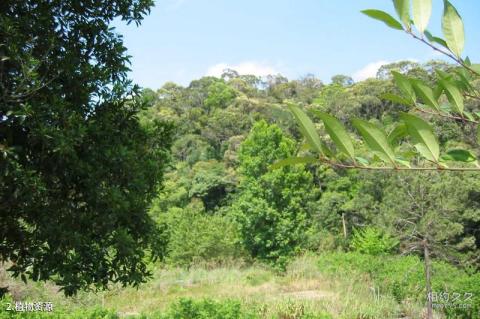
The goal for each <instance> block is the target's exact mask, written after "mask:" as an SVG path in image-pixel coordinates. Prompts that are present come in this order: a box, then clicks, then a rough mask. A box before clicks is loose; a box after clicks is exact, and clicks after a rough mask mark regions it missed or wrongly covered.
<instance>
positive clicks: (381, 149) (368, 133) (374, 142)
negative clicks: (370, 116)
mask: <svg viewBox="0 0 480 319" xmlns="http://www.w3.org/2000/svg"><path fill="white" fill-rule="evenodd" d="M352 124H353V126H354V127H355V128H356V129H357V130H358V131H359V132H360V134H361V135H362V137H363V139H364V140H365V142H366V143H367V146H368V148H369V149H370V150H371V151H372V152H373V153H375V154H376V155H377V156H378V157H379V158H380V159H382V160H383V161H384V162H387V163H388V162H390V163H392V164H395V154H394V152H393V150H392V149H391V147H390V145H389V143H388V140H387V134H386V133H385V131H384V130H382V129H380V128H378V127H377V126H375V124H373V123H370V122H367V121H364V120H361V119H354V120H352Z"/></svg>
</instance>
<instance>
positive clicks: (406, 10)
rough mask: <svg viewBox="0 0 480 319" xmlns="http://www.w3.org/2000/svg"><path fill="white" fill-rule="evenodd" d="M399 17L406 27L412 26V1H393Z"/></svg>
mask: <svg viewBox="0 0 480 319" xmlns="http://www.w3.org/2000/svg"><path fill="white" fill-rule="evenodd" d="M393 5H394V6H395V10H396V11H397V14H398V17H399V18H400V20H401V21H402V22H403V24H404V25H406V26H409V25H410V0H393Z"/></svg>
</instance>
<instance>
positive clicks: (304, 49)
mask: <svg viewBox="0 0 480 319" xmlns="http://www.w3.org/2000/svg"><path fill="white" fill-rule="evenodd" d="M442 2H443V1H441V0H433V6H434V10H433V15H432V19H431V20H430V25H429V28H428V29H429V30H431V31H432V33H433V34H434V35H441V29H440V18H441V13H442V9H443V4H442ZM451 2H452V3H453V5H454V6H456V7H457V9H458V11H459V13H460V14H461V15H462V17H463V20H464V22H465V32H466V38H467V41H466V47H465V54H466V55H468V56H470V58H471V60H472V61H474V62H480V1H477V0H451ZM370 8H374V9H381V10H385V11H387V12H390V13H392V14H394V10H393V5H392V3H391V1H389V0H361V1H360V0H342V1H334V0H241V1H240V0H157V1H156V5H155V7H154V8H153V9H152V12H151V14H150V15H149V16H147V17H146V18H145V20H144V22H143V23H142V25H141V26H139V27H135V26H134V25H133V24H132V25H130V26H126V25H124V24H121V23H115V26H116V27H117V31H118V32H120V33H121V34H123V35H124V41H125V45H126V46H127V48H128V52H129V54H130V55H131V56H132V60H131V61H132V66H131V69H132V72H131V74H130V76H131V78H132V79H133V80H134V81H135V82H136V83H138V84H140V85H141V86H143V87H149V88H152V89H157V88H160V87H161V86H162V85H163V84H164V83H165V82H167V81H173V82H176V83H179V84H182V85H188V83H189V82H190V81H191V80H193V79H197V78H200V77H202V76H205V75H217V74H219V73H221V70H222V69H223V68H225V67H231V68H234V69H237V70H238V71H240V72H241V73H254V74H257V75H266V74H268V73H281V74H283V75H285V76H287V77H288V78H290V79H295V78H299V77H301V76H303V75H306V74H308V73H312V74H314V75H315V76H317V77H319V78H320V79H322V80H323V81H326V82H328V81H329V79H330V78H331V76H332V75H335V74H347V75H352V76H353V77H354V78H355V79H357V80H361V79H363V78H366V77H368V76H370V75H373V74H375V71H376V69H377V68H378V67H379V66H380V65H381V64H383V63H388V62H394V61H399V60H405V59H411V60H415V61H419V62H424V61H427V60H430V59H438V58H439V56H438V55H437V54H435V53H434V52H433V51H432V50H431V49H429V48H428V47H426V46H425V45H422V44H421V43H419V42H417V41H415V40H413V39H412V38H410V37H409V36H408V35H406V34H404V33H402V32H400V31H395V30H393V29H390V28H388V27H386V26H385V25H383V24H382V23H381V22H378V21H375V20H372V19H370V18H368V17H366V16H365V15H363V14H361V13H360V10H363V9H370Z"/></svg>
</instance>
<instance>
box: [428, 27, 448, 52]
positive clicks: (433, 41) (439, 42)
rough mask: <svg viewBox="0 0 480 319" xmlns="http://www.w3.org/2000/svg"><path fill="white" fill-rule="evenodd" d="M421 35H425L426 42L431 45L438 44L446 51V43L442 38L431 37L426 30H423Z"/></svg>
mask: <svg viewBox="0 0 480 319" xmlns="http://www.w3.org/2000/svg"><path fill="white" fill-rule="evenodd" d="M423 34H425V36H426V37H427V39H428V41H430V42H431V43H436V44H440V45H441V46H442V47H444V48H446V49H448V45H447V42H445V40H443V39H442V38H439V37H436V36H433V35H432V34H431V33H430V31H428V30H425V31H424V32H423Z"/></svg>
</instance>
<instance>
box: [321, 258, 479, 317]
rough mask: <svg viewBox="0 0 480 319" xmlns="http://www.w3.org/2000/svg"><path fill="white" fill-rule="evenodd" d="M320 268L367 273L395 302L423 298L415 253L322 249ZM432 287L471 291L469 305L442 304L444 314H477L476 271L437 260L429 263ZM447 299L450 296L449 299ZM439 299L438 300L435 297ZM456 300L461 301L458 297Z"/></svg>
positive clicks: (421, 270)
mask: <svg viewBox="0 0 480 319" xmlns="http://www.w3.org/2000/svg"><path fill="white" fill-rule="evenodd" d="M318 264H319V267H320V271H321V272H324V273H329V274H336V275H338V276H343V277H344V276H349V277H354V278H355V277H356V278H358V279H359V280H365V276H367V277H368V278H369V279H370V280H372V281H373V284H374V285H375V286H376V287H377V288H379V289H380V293H382V294H386V293H387V294H391V295H392V296H394V297H395V299H396V300H397V301H398V302H401V301H404V300H407V299H408V300H413V301H420V302H425V300H426V292H425V277H424V264H423V260H421V259H420V258H419V257H418V256H389V255H383V256H380V255H377V256H374V255H368V254H361V253H358V252H349V253H325V254H322V255H321V257H320V258H319V262H318ZM432 290H433V292H437V293H448V294H449V295H450V296H452V294H453V293H459V294H461V295H462V296H463V295H464V294H465V293H470V294H472V298H471V300H469V301H468V304H469V307H467V308H461V307H458V306H453V305H450V306H449V307H446V308H445V313H446V314H447V315H448V318H459V319H460V318H462V319H463V318H468V319H475V318H480V274H479V273H475V274H468V273H467V272H465V271H463V270H461V269H458V268H455V267H454V266H452V265H450V264H447V263H445V262H441V261H434V262H433V263H432ZM450 301H451V300H450ZM439 303H441V302H440V301H439ZM456 304H457V305H458V304H462V300H458V301H457V302H456Z"/></svg>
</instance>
